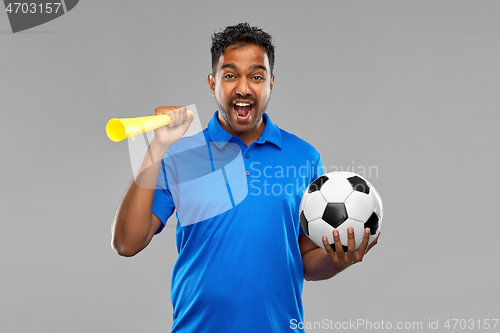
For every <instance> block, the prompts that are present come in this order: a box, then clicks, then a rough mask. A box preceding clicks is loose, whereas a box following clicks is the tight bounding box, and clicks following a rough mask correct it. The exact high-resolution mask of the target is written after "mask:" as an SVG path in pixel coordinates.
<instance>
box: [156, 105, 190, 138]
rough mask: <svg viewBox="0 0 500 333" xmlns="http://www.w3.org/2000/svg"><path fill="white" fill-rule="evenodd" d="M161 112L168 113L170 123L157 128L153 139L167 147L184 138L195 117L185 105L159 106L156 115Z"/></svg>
mask: <svg viewBox="0 0 500 333" xmlns="http://www.w3.org/2000/svg"><path fill="white" fill-rule="evenodd" d="M160 114H168V115H169V116H170V123H169V124H168V125H165V126H162V127H160V128H157V129H155V130H154V139H153V140H154V141H156V142H157V143H159V144H160V145H162V146H167V147H169V146H170V145H172V144H173V143H175V142H177V141H179V139H180V138H182V136H183V135H184V133H186V131H187V130H188V128H189V125H191V122H192V121H193V119H194V116H193V115H192V114H191V113H189V112H187V109H186V107H185V106H159V107H157V108H156V109H155V113H154V115H155V116H156V115H160Z"/></svg>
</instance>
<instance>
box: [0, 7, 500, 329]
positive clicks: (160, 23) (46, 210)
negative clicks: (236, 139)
mask: <svg viewBox="0 0 500 333" xmlns="http://www.w3.org/2000/svg"><path fill="white" fill-rule="evenodd" d="M499 11H500V2H498V1H456V0H454V1H309V2H306V1H302V2H285V1H278V2H267V1H252V2H242V1H241V2H240V1H205V2H203V1H184V2H180V1H179V2H173V1H143V2H139V1H117V0H115V1H81V2H80V3H79V4H78V5H77V6H76V7H75V8H74V9H73V10H72V11H71V12H69V13H68V14H66V15H63V16H62V17H60V18H58V19H56V20H54V21H51V22H49V23H47V24H44V25H42V26H39V27H36V28H33V29H31V30H28V31H26V32H23V33H18V34H12V32H11V31H10V26H9V23H8V20H7V15H6V13H0V60H1V70H0V110H1V124H2V130H1V131H0V136H1V137H0V147H1V156H2V157H1V158H2V163H1V166H0V167H1V173H0V212H1V224H0V260H1V263H0V330H1V331H2V332H9V333H10V332H139V331H140V332H166V331H169V329H170V326H171V323H172V309H171V304H170V298H169V288H170V275H171V271H172V265H173V264H174V262H175V259H176V256H177V253H176V248H175V227H174V224H173V223H171V224H170V225H169V227H168V228H166V229H165V230H164V231H163V232H162V233H161V234H160V235H159V236H156V237H155V238H154V239H153V241H152V243H151V244H150V246H149V247H148V248H147V249H145V250H144V251H143V252H142V253H140V254H139V255H137V256H136V257H133V258H122V257H119V256H118V255H117V254H116V253H114V251H113V250H112V249H111V247H110V240H111V233H110V228H111V222H112V218H113V215H114V213H115V210H116V207H117V205H118V203H119V200H120V198H121V196H122V195H123V193H124V191H125V189H126V187H127V185H128V183H129V182H130V180H131V179H132V171H131V167H130V161H129V157H128V149H127V145H126V142H121V143H113V142H111V141H110V140H108V139H107V137H106V135H105V131H104V127H105V124H106V122H107V121H108V120H109V119H110V118H113V117H133V116H141V115H150V114H152V113H153V110H154V108H155V107H157V106H159V105H184V104H192V103H196V106H197V109H198V111H199V113H200V118H201V119H200V120H201V123H202V125H203V126H206V124H207V123H208V120H209V119H210V118H211V116H212V113H213V111H214V110H215V109H216V105H215V102H214V100H213V99H212V97H211V94H210V91H209V89H208V86H207V84H206V77H207V75H208V73H209V72H210V54H209V48H210V35H211V34H212V33H213V32H214V31H219V29H220V28H223V27H225V26H227V25H231V24H235V23H238V22H241V21H248V22H249V23H250V24H252V25H257V26H259V27H261V28H263V29H264V30H266V31H269V32H270V33H271V34H272V35H273V37H274V39H275V42H276V46H277V50H276V67H275V75H276V81H275V89H274V91H273V94H272V98H271V102H270V105H269V108H268V113H269V115H270V116H271V118H272V119H273V121H274V122H275V123H277V124H278V125H279V126H280V127H282V128H284V129H286V130H288V131H290V132H292V133H295V134H297V135H298V136H300V137H302V138H303V139H305V140H307V141H309V142H310V143H312V144H313V145H314V146H315V147H316V148H317V149H318V151H319V152H320V153H321V154H322V157H323V162H324V164H325V166H327V167H330V168H340V167H343V168H344V169H345V168H347V167H351V168H353V167H354V168H359V167H369V166H376V167H377V170H378V174H377V175H374V174H372V175H371V177H370V181H371V182H372V183H373V184H374V185H375V186H376V187H377V189H378V191H379V192H380V193H381V195H382V198H383V200H384V205H385V217H384V221H383V225H382V236H381V238H380V242H379V245H377V246H376V247H375V248H374V249H373V250H372V251H371V252H370V253H369V254H368V255H367V256H366V258H365V260H364V261H363V262H362V263H360V264H357V265H355V266H354V267H352V268H350V269H349V270H347V271H345V272H343V273H342V274H340V275H338V276H337V277H335V278H333V279H331V280H328V281H324V282H306V283H305V286H304V292H303V300H304V309H305V320H306V321H311V322H313V321H321V320H323V319H327V320H333V321H335V322H345V321H349V320H357V319H365V320H369V321H372V322H381V321H382V320H383V321H384V322H388V321H391V322H393V323H394V324H395V323H397V322H399V321H401V322H405V321H411V322H417V321H421V322H423V324H424V328H426V327H427V324H428V321H429V320H433V321H435V320H436V319H439V321H440V322H439V324H440V325H442V323H444V321H445V320H446V319H447V318H458V319H475V320H478V319H481V320H482V319H487V318H499V317H500V306H499V301H498V298H499V296H500V287H499V283H498V280H499V278H500V273H499V270H498V255H499V250H498V245H497V244H498V234H499V233H500V226H499V223H500V221H499V214H498V206H499V205H498V199H499V194H498V191H499V188H500V181H499V177H498V169H499V167H500V160H499V158H498V148H497V146H498V142H499V139H500V135H499V134H498V125H499V120H500V115H499V108H498V106H499V104H500V103H499V102H500V97H499V96H500V95H499V91H500V65H499V61H498V59H500V38H499V32H500V20H499V19H498V17H499ZM170 222H172V221H170ZM284 325H287V323H284ZM476 325H477V323H476ZM476 327H477V326H476ZM441 328H442V327H441ZM498 329H500V327H498V326H497V329H496V330H498ZM316 331H318V332H319V331H322V330H316ZM359 331H363V330H362V329H360V330H359ZM420 331H426V329H424V330H420ZM310 332H315V330H311V331H310Z"/></svg>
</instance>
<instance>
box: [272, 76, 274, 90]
mask: <svg viewBox="0 0 500 333" xmlns="http://www.w3.org/2000/svg"><path fill="white" fill-rule="evenodd" d="M273 87H274V75H273V77H272V78H271V91H272V90H273Z"/></svg>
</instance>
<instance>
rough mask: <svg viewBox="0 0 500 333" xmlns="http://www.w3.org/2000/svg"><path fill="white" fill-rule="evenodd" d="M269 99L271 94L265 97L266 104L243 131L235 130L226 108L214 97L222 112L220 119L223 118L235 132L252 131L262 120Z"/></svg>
mask: <svg viewBox="0 0 500 333" xmlns="http://www.w3.org/2000/svg"><path fill="white" fill-rule="evenodd" d="M270 100H271V96H269V98H268V99H267V102H266V105H264V107H263V108H262V110H260V111H259V113H258V114H257V119H256V121H255V123H254V124H253V126H252V127H251V128H249V129H247V130H245V131H242V130H237V129H236V128H234V126H233V124H232V122H231V120H230V119H229V114H228V112H227V110H226V109H225V108H224V107H222V104H221V103H219V100H218V99H217V98H215V102H216V103H217V106H218V107H219V112H220V113H221V114H222V119H224V121H225V122H226V124H228V125H229V127H230V128H231V129H232V130H233V131H234V132H235V133H248V132H250V131H252V130H253V129H254V128H255V127H256V126H257V124H259V123H260V121H261V120H262V117H263V116H264V113H265V112H266V110H267V106H268V105H269V101H270ZM231 105H232V103H231Z"/></svg>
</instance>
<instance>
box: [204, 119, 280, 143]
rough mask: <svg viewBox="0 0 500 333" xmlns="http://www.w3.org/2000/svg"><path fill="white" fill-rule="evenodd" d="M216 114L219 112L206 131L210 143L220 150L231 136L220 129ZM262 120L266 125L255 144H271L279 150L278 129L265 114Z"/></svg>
mask: <svg viewBox="0 0 500 333" xmlns="http://www.w3.org/2000/svg"><path fill="white" fill-rule="evenodd" d="M218 113H219V111H216V112H215V114H214V116H213V117H212V119H211V120H210V122H209V123H208V126H207V129H208V135H209V136H210V139H211V140H212V142H213V143H214V144H215V145H216V146H217V148H219V149H222V148H223V147H224V146H225V145H226V143H228V142H229V140H231V138H232V137H233V135H232V134H231V133H229V132H228V131H226V130H225V129H224V128H222V126H221V125H220V124H219V121H218V119H217V118H218ZM263 120H264V123H265V124H266V125H265V126H264V130H263V131H262V133H261V135H260V137H259V138H258V139H257V140H256V142H257V143H264V142H266V141H267V142H271V143H272V144H274V145H276V147H278V148H280V149H281V141H282V140H281V131H280V129H279V127H278V126H277V125H275V124H274V123H273V122H272V121H271V118H269V116H268V115H267V113H264V115H263Z"/></svg>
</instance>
